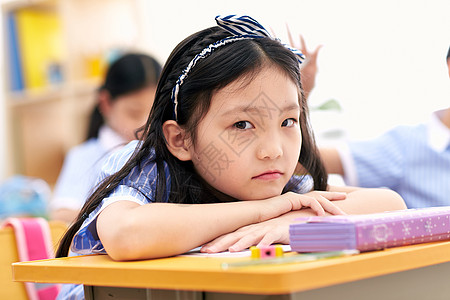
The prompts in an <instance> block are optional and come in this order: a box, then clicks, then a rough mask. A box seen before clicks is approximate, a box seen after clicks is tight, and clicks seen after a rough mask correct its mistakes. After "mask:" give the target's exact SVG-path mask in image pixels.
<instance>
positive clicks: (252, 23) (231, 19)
mask: <svg viewBox="0 0 450 300" xmlns="http://www.w3.org/2000/svg"><path fill="white" fill-rule="evenodd" d="M216 22H217V25H219V26H220V27H221V28H223V29H225V30H226V31H228V32H230V33H231V34H232V36H229V37H226V38H224V39H221V40H219V41H217V42H215V43H212V44H210V45H209V46H208V47H206V48H205V49H203V50H202V51H201V52H200V53H199V54H197V55H196V56H195V57H194V58H193V59H192V60H191V61H190V62H189V64H188V65H187V67H186V68H185V69H184V70H183V72H182V73H181V75H180V76H179V77H178V80H177V81H176V83H175V86H174V87H173V89H172V95H171V99H172V102H173V105H174V116H175V121H178V92H179V90H180V87H181V85H182V84H183V82H184V80H185V79H186V77H187V76H188V74H189V72H190V71H191V70H192V68H193V67H194V66H195V65H196V63H197V62H198V61H199V60H200V59H203V58H205V57H207V56H209V55H210V54H211V53H212V52H213V51H214V50H215V49H217V48H219V47H221V46H224V45H226V44H229V43H232V42H236V41H240V40H247V39H256V38H265V37H268V38H271V39H274V38H273V37H272V36H271V35H270V33H269V32H268V31H267V30H266V29H265V28H264V27H263V26H262V25H261V24H259V23H258V22H257V21H256V20H255V19H253V18H251V17H249V16H238V15H228V16H220V15H219V16H217V17H216ZM282 45H283V46H284V47H286V48H287V49H289V50H290V51H292V52H293V53H294V54H295V55H297V60H298V61H299V63H302V62H303V61H304V60H305V56H304V55H303V53H302V52H301V51H300V50H298V49H295V48H292V47H290V46H289V45H286V44H282Z"/></svg>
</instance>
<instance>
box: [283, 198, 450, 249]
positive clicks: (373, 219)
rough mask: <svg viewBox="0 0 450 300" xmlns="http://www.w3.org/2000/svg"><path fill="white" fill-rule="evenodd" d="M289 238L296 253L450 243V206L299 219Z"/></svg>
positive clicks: (292, 226)
mask: <svg viewBox="0 0 450 300" xmlns="http://www.w3.org/2000/svg"><path fill="white" fill-rule="evenodd" d="M289 236H290V244H291V248H292V250H293V251H296V252H322V251H336V250H344V249H357V250H359V251H370V250H378V249H384V248H389V247H396V246H404V245H411V244H419V243H427V242H433V241H444V240H450V206H444V207H428V208H419V209H407V210H401V211H392V212H385V213H377V214H367V215H348V216H328V217H308V218H299V219H296V220H295V223H293V224H291V225H290V227H289Z"/></svg>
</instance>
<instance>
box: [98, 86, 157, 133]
mask: <svg viewBox="0 0 450 300" xmlns="http://www.w3.org/2000/svg"><path fill="white" fill-rule="evenodd" d="M155 92H156V87H155V86H152V87H146V88H144V89H141V90H139V91H136V92H132V93H129V94H126V95H123V96H120V97H118V98H117V99H115V100H114V101H111V103H110V104H109V109H107V112H106V113H105V111H104V112H103V115H104V117H105V119H106V122H107V124H108V125H109V126H110V127H111V128H112V129H113V130H114V131H116V132H117V133H118V134H119V135H120V136H121V137H122V138H123V139H125V140H126V141H131V140H134V139H135V138H136V137H135V132H136V130H137V129H138V128H140V127H141V126H143V125H145V122H146V121H147V118H148V115H149V113H150V109H151V108H152V105H153V99H154V98H155Z"/></svg>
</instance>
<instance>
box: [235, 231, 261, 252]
mask: <svg viewBox="0 0 450 300" xmlns="http://www.w3.org/2000/svg"><path fill="white" fill-rule="evenodd" d="M260 241H261V236H259V235H255V234H247V235H245V236H243V237H242V238H240V239H239V240H238V241H237V242H236V243H234V244H233V245H231V246H230V247H228V250H229V251H230V252H237V251H242V250H244V249H247V248H249V247H250V246H254V245H256V244H258V243H259V242H260Z"/></svg>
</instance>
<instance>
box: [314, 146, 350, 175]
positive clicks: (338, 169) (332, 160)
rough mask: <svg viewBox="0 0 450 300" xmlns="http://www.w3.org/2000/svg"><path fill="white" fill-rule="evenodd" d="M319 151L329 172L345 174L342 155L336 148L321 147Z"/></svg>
mask: <svg viewBox="0 0 450 300" xmlns="http://www.w3.org/2000/svg"><path fill="white" fill-rule="evenodd" d="M319 151H320V156H321V158H322V161H323V163H324V165H325V169H326V170H327V172H328V173H329V174H339V175H342V176H344V175H345V174H344V167H343V165H342V161H341V157H340V155H339V153H338V151H337V150H336V149H335V148H320V149H319Z"/></svg>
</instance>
